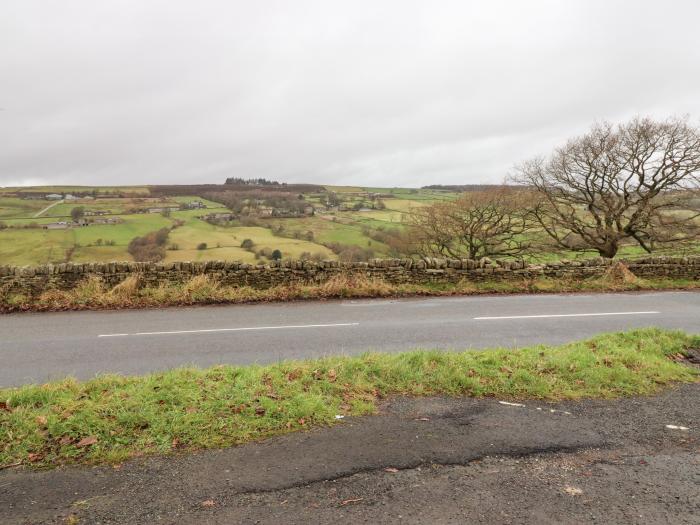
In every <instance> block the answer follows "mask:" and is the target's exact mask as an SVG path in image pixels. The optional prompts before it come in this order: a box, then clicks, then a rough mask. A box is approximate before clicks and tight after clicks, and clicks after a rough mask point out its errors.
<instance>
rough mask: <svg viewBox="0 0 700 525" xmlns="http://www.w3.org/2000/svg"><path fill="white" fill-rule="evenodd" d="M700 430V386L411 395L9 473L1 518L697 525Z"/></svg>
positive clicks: (1, 487)
mask: <svg viewBox="0 0 700 525" xmlns="http://www.w3.org/2000/svg"><path fill="white" fill-rule="evenodd" d="M699 421H700V384H697V383H696V384H688V385H682V386H678V387H676V388H673V389H667V390H665V391H663V392H661V393H660V394H659V395H656V396H651V397H639V398H624V399H618V400H612V401H611V400H583V401H578V402H574V401H569V402H562V403H553V404H549V403H544V402H541V401H534V400H531V401H523V403H522V404H519V405H512V404H503V403H500V402H499V401H498V400H496V399H472V398H455V399H446V398H409V397H397V398H393V399H390V400H389V401H388V403H385V404H384V405H383V406H381V408H380V411H379V415H377V416H374V417H364V418H347V419H345V420H343V421H342V422H340V423H339V424H337V425H335V426H332V427H326V428H317V429H315V430H312V431H308V432H295V433H292V434H288V435H285V436H279V437H276V438H272V439H268V440H265V441H262V442H259V443H249V444H246V445H242V446H238V447H230V448H226V449H222V450H205V451H198V452H189V453H186V454H175V455H172V456H170V457H152V458H141V459H136V460H133V461H128V462H125V463H124V464H123V465H120V466H118V467H117V468H115V467H113V466H111V465H106V466H100V467H94V466H87V467H82V468H80V467H76V468H57V469H55V470H49V471H46V470H44V471H41V470H31V469H26V468H9V469H5V470H0V522H1V523H3V524H7V525H11V524H17V525H24V524H27V523H32V524H39V523H41V524H44V523H46V524H56V525H57V524H61V523H81V524H93V523H94V524H102V525H105V524H117V523H119V524H121V523H124V524H127V523H128V524H129V525H140V524H152V523H177V524H190V523H191V524H222V525H223V524H227V525H228V524H234V523H245V524H249V523H270V524H278V523H291V524H293V523H300V524H301V523H304V524H305V523H315V524H326V523H328V524H333V525H336V524H339V523H397V524H398V523H400V524H407V523H409V524H413V523H415V524H423V523H431V524H432V523H438V524H445V523H455V524H462V523H483V524H509V525H510V524H529V523H537V524H540V523H542V524H554V523H565V524H574V523H635V524H640V525H641V524H644V525H652V524H654V525H655V524H668V523H674V524H675V523H678V524H691V523H692V524H697V523H698V511H699V510H700V491H698V484H699V483H700V468H699V467H700V459H699V457H698V453H697V451H698V446H699V445H700V441H699V440H698V430H697V428H696V427H697V424H698V422H699ZM669 425H670V426H672V427H674V428H669ZM679 426H683V427H684V429H679V428H677V427H679Z"/></svg>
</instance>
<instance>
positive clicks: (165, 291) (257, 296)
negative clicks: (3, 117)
mask: <svg viewBox="0 0 700 525" xmlns="http://www.w3.org/2000/svg"><path fill="white" fill-rule="evenodd" d="M623 277H624V276H623ZM141 281H142V279H141V276H139V275H132V276H130V277H128V278H127V279H125V280H124V281H123V282H122V283H120V284H118V285H117V286H115V287H113V288H112V289H111V290H110V289H108V287H106V286H105V284H104V282H102V281H101V280H100V279H99V278H97V277H94V276H91V277H88V278H87V279H85V280H84V281H82V282H80V283H79V284H78V286H77V287H76V288H74V289H72V290H54V289H50V290H46V291H45V292H44V293H43V294H41V295H40V296H39V297H38V298H30V297H27V296H26V295H23V294H16V293H12V292H11V291H9V290H7V289H5V290H2V289H0V312H12V311H22V310H33V311H47V310H81V309H99V308H147V307H162V306H177V305H192V304H219V303H229V304H235V303H248V302H259V301H293V300H303V299H333V298H348V297H355V298H360V297H408V296H418V295H429V296H446V295H478V294H487V293H490V294H493V293H499V294H512V293H555V292H615V291H631V290H677V289H683V290H688V289H697V288H699V287H700V281H696V280H691V279H670V278H664V279H638V278H635V279H628V278H610V277H608V276H603V277H598V278H590V279H583V280H580V279H579V280H576V279H553V278H547V277H541V278H537V279H501V280H492V281H488V280H487V281H467V280H462V281H460V282H458V283H456V284H450V283H428V284H392V283H389V282H387V281H385V280H383V279H381V278H377V277H371V276H369V277H368V276H366V275H363V274H355V275H336V276H333V277H331V278H330V279H329V280H327V281H324V282H321V283H290V284H286V285H281V286H274V287H271V288H267V289H260V288H253V287H250V286H224V285H222V284H221V283H220V282H219V281H217V280H216V279H215V278H213V277H211V276H207V275H197V276H194V277H192V278H191V279H190V280H189V281H187V282H185V283H183V284H162V285H160V286H156V287H153V286H142V282H141Z"/></svg>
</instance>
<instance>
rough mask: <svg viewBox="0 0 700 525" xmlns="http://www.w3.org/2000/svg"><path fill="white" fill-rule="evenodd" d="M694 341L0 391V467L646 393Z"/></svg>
mask: <svg viewBox="0 0 700 525" xmlns="http://www.w3.org/2000/svg"><path fill="white" fill-rule="evenodd" d="M465 344H468V341H467V342H465ZM698 345H700V337H696V336H690V335H686V334H683V333H680V332H670V331H662V330H658V329H645V330H634V331H631V332H628V333H618V334H610V335H600V336H597V337H595V338H593V339H590V340H587V341H582V342H575V343H570V344H566V345H562V346H544V345H541V346H535V347H529V348H523V349H520V350H515V351H514V350H511V349H494V350H489V351H464V352H443V351H435V350H433V351H431V350H418V351H413V352H407V353H400V354H376V353H373V354H364V355H362V356H360V357H342V356H341V357H327V358H324V359H318V360H310V361H298V362H282V363H279V364H274V365H268V366H245V367H238V366H216V367H213V368H209V369H205V370H202V369H195V368H181V369H176V370H172V371H169V372H161V373H157V374H152V375H147V376H141V377H122V376H117V375H107V376H102V377H98V378H96V379H93V380H91V381H86V382H78V381H75V380H72V379H67V380H63V381H57V382H50V383H47V384H44V385H28V386H23V387H20V388H15V389H4V390H0V399H2V401H1V402H0V403H1V404H0V467H7V466H13V465H20V464H25V465H29V466H34V467H40V468H47V467H56V466H58V465H61V464H66V463H100V462H113V463H116V462H121V461H123V460H125V459H128V458H130V457H133V456H137V455H138V456H143V455H148V454H168V453H171V452H174V451H192V450H197V449H202V448H213V447H226V446H231V445H236V444H240V443H245V442H248V441H252V440H258V439H261V438H265V437H268V436H272V435H275V434H281V433H285V432H290V431H294V430H300V429H307V428H310V427H315V426H328V425H333V424H338V423H339V422H340V421H342V420H341V419H339V418H338V416H342V417H345V416H361V415H365V414H371V413H373V412H375V411H376V408H377V405H378V403H379V400H380V399H382V398H384V397H386V396H391V395H413V396H425V395H449V396H474V397H485V396H488V397H495V398H498V399H508V400H521V399H538V400H559V399H579V398H584V397H596V398H613V397H619V396H632V395H648V394H651V393H654V392H656V391H658V390H659V389H660V388H662V387H665V386H668V385H671V384H673V383H678V382H694V381H697V379H698V374H697V371H695V370H693V369H691V368H690V367H688V366H685V365H684V364H681V363H679V362H678V358H679V356H682V355H683V354H684V353H685V352H686V350H687V349H688V348H690V347H694V346H698Z"/></svg>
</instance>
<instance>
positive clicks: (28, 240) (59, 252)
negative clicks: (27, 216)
mask: <svg viewBox="0 0 700 525" xmlns="http://www.w3.org/2000/svg"><path fill="white" fill-rule="evenodd" d="M72 245H73V237H72V235H71V233H70V231H69V230H42V229H21V230H15V229H7V230H0V264H8V265H15V266H29V265H37V264H46V263H49V262H51V263H60V262H64V261H65V257H66V250H68V249H69V248H70V247H71V246H72Z"/></svg>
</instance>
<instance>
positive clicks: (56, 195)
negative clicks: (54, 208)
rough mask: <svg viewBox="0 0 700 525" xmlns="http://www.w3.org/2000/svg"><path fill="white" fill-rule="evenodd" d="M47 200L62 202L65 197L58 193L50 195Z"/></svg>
mask: <svg viewBox="0 0 700 525" xmlns="http://www.w3.org/2000/svg"><path fill="white" fill-rule="evenodd" d="M46 199H47V200H50V201H60V200H61V199H63V195H59V194H58V193H49V194H48V195H47V196H46Z"/></svg>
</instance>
